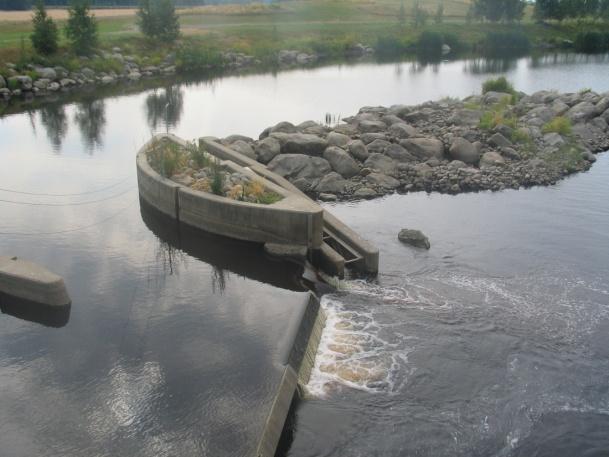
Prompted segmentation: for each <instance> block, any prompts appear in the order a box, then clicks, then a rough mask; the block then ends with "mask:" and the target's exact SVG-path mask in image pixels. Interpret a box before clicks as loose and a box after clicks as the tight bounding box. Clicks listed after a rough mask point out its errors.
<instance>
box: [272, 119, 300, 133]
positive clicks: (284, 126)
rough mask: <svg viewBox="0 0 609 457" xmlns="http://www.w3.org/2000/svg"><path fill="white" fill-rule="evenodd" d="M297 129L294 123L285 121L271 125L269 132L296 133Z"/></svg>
mask: <svg viewBox="0 0 609 457" xmlns="http://www.w3.org/2000/svg"><path fill="white" fill-rule="evenodd" d="M296 132H298V129H297V128H296V126H295V125H294V124H292V123H291V122H287V121H282V122H279V123H278V124H276V125H274V126H273V127H271V130H270V133H296Z"/></svg>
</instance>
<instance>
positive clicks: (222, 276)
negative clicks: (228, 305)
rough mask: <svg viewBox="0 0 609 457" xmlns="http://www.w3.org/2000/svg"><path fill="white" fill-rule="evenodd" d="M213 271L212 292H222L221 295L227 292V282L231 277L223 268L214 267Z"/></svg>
mask: <svg viewBox="0 0 609 457" xmlns="http://www.w3.org/2000/svg"><path fill="white" fill-rule="evenodd" d="M211 267H212V271H211V290H212V291H213V292H214V294H215V293H216V290H217V291H219V292H220V295H222V294H223V293H224V291H225V290H226V280H227V279H228V278H229V277H230V275H229V273H228V272H227V271H225V270H223V269H222V268H219V267H217V266H215V265H212V266H211Z"/></svg>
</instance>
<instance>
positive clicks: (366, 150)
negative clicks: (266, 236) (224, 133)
mask: <svg viewBox="0 0 609 457" xmlns="http://www.w3.org/2000/svg"><path fill="white" fill-rule="evenodd" d="M517 99H518V100H517ZM608 123H609V93H604V94H597V93H594V92H591V91H587V92H580V93H570V94H559V93H556V92H550V91H541V92H537V93H534V94H532V95H525V94H519V95H518V96H514V97H512V96H511V95H509V94H504V93H498V92H488V93H486V94H484V95H482V96H471V97H468V98H466V99H464V100H454V99H444V100H440V101H438V102H427V103H424V104H422V105H419V106H405V105H395V106H391V107H382V106H378V107H364V108H362V109H360V111H359V113H358V114H357V115H355V116H352V117H348V118H346V119H344V122H343V123H340V124H338V125H334V126H327V125H322V124H320V123H317V122H313V121H307V122H303V123H301V124H299V125H293V124H291V123H289V122H280V123H279V124H277V125H275V126H273V127H269V128H267V129H265V130H264V131H263V132H262V133H261V134H260V137H259V139H258V140H253V139H252V138H248V137H245V136H241V135H232V136H230V137H227V138H225V139H223V140H220V141H222V142H223V143H224V144H225V145H227V146H229V147H230V148H232V149H234V150H236V151H238V152H241V153H243V154H245V155H247V156H249V157H251V158H254V159H256V160H258V161H259V162H261V163H263V164H266V165H267V166H268V168H269V169H270V170H272V171H274V172H275V173H277V174H279V175H281V176H283V177H285V178H287V179H288V180H289V181H291V182H292V183H293V184H294V185H295V186H296V187H298V188H299V189H301V190H302V191H305V192H307V193H309V194H310V195H314V196H317V197H318V198H320V199H322V200H328V201H331V200H337V199H338V200H346V199H357V198H374V197H377V196H381V195H385V194H388V193H392V192H394V191H402V192H408V191H421V190H425V191H439V192H444V193H460V192H468V191H479V190H502V189H506V188H513V189H517V188H520V187H527V186H533V185H548V184H554V183H556V182H557V181H558V180H559V179H561V178H562V177H564V176H566V175H569V174H571V173H575V172H578V171H583V170H587V169H588V168H589V167H590V166H591V163H592V162H594V161H595V160H596V158H595V155H594V154H595V153H597V152H601V151H605V150H607V149H609V128H608Z"/></svg>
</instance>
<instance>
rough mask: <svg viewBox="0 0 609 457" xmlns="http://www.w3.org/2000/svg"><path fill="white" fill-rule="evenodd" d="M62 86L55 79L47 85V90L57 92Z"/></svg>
mask: <svg viewBox="0 0 609 457" xmlns="http://www.w3.org/2000/svg"><path fill="white" fill-rule="evenodd" d="M60 88H61V86H60V85H59V83H57V82H55V81H53V82H52V83H50V84H49V85H48V86H47V90H50V91H51V92H57V91H58V90H59V89H60Z"/></svg>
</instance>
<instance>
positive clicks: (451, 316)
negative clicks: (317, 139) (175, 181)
mask: <svg viewBox="0 0 609 457" xmlns="http://www.w3.org/2000/svg"><path fill="white" fill-rule="evenodd" d="M501 72H506V76H507V77H508V79H510V80H511V81H513V82H514V84H515V86H516V88H517V89H519V90H523V91H525V92H532V91H535V90H540V89H552V88H555V89H557V90H559V91H563V92H564V91H576V90H579V89H580V88H583V87H590V88H592V89H593V90H595V91H599V92H602V91H606V90H609V78H607V77H606V75H607V74H608V73H609V58H608V56H592V57H590V56H578V55H565V54H553V55H549V56H544V57H541V58H522V59H516V60H492V59H491V60H486V59H472V60H463V61H456V62H442V63H440V64H437V65H428V66H425V65H422V64H419V63H411V62H403V63H388V64H373V63H367V64H361V65H352V66H351V65H338V66H331V67H323V68H317V69H311V70H293V71H288V72H283V73H278V74H276V75H250V76H235V77H227V78H224V79H219V80H215V81H207V82H205V81H203V82H200V83H194V84H189V85H180V84H169V85H168V86H167V87H163V88H159V89H155V90H147V91H145V92H141V93H135V94H130V95H125V96H116V97H109V98H105V99H104V98H102V99H97V98H95V97H94V96H91V95H89V96H83V97H82V98H81V99H77V100H75V101H74V102H70V103H67V104H62V103H61V102H58V103H54V104H49V105H47V106H45V107H42V108H41V109H32V110H30V111H29V112H25V113H21V114H15V115H7V116H4V117H1V118H0V159H2V163H3V166H2V167H0V183H1V185H0V188H1V189H0V254H1V255H18V256H19V257H20V258H26V259H31V260H33V261H36V262H38V263H40V264H42V265H45V266H47V267H49V268H51V269H52V270H53V271H55V272H57V273H59V274H61V276H63V277H64V279H65V281H66V286H67V288H68V291H69V292H70V297H71V298H72V302H73V304H72V308H71V310H70V313H69V315H67V316H62V318H61V319H59V320H58V319H51V320H49V319H46V318H43V317H44V316H39V315H28V314H23V313H17V312H13V311H14V310H10V309H9V308H6V307H4V306H3V308H2V311H3V313H4V314H0V437H1V438H0V455H2V457H4V456H5V455H6V456H8V457H30V456H32V455H37V456H45V457H58V456H65V455H70V456H83V457H84V456H86V457H91V456H108V455H112V456H130V457H131V456H142V457H148V456H151V455H155V456H156V455H159V456H171V455H189V456H190V455H192V456H196V455H198V456H205V455H213V456H214V457H215V456H224V455H226V456H233V455H250V454H251V453H252V452H250V451H253V450H255V448H256V440H257V438H258V437H259V436H260V432H261V429H262V428H263V425H264V422H265V420H266V419H268V416H267V415H266V413H265V412H266V409H265V408H266V407H267V406H268V405H269V404H270V402H271V401H272V400H273V399H274V398H275V397H274V396H275V395H276V394H277V391H278V390H277V389H278V380H279V379H280V376H281V375H282V373H285V366H284V365H282V363H281V362H285V361H286V360H288V359H289V357H293V358H298V359H302V363H301V368H300V373H298V374H300V375H301V378H300V380H301V382H303V383H306V386H305V391H306V394H305V396H304V400H302V401H300V402H297V403H295V404H294V405H293V406H294V408H293V415H292V417H291V419H290V426H289V427H288V428H287V429H286V430H285V433H284V437H283V440H282V447H281V452H280V454H279V455H287V456H291V457H304V456H307V457H312V456H315V457H321V456H355V457H357V456H377V455H378V456H381V455H382V456H404V455H406V456H414V455H417V456H430V457H431V456H434V457H435V456H440V457H441V456H464V457H465V456H468V457H469V456H484V457H487V456H501V457H504V456H510V457H530V456H548V457H550V456H551V457H561V456H565V457H567V456H569V457H571V456H573V455H585V456H595V457H596V456H605V455H607V453H608V452H609V389H607V386H608V385H609V376H608V374H607V373H609V349H608V348H609V337H608V335H609V288H608V287H607V284H609V267H608V266H609V205H607V199H608V198H609V187H608V186H609V154H607V153H605V154H601V155H599V156H598V161H597V163H596V164H595V165H594V166H593V167H592V169H591V170H590V171H589V172H586V173H583V174H580V175H576V176H573V177H571V178H568V179H566V180H565V181H562V182H560V183H559V184H558V185H556V186H552V187H548V188H533V189H528V190H521V191H505V192H499V193H479V194H464V195H459V196H447V195H435V194H433V195H426V194H423V193H416V194H408V195H393V196H388V197H385V198H382V199H378V200H373V201H363V202H354V203H343V204H329V205H328V208H329V209H330V210H331V211H332V213H335V214H336V216H337V217H339V218H340V219H341V220H342V221H344V222H345V223H346V224H348V225H349V226H350V227H352V228H353V229H354V230H355V231H356V232H357V233H359V234H361V235H362V236H363V237H365V238H368V239H369V240H370V241H371V242H372V243H373V244H374V245H376V246H378V247H379V248H380V252H381V265H380V268H379V271H380V274H379V277H378V279H377V280H375V281H363V280H360V279H353V278H351V279H349V278H348V279H346V280H345V281H344V282H343V283H341V285H340V287H339V288H338V289H337V290H336V291H333V292H331V293H329V294H326V295H325V296H324V297H323V298H322V302H321V308H322V309H323V310H324V314H325V317H326V327H325V329H324V330H323V332H320V328H321V324H322V322H323V315H320V317H319V319H316V320H315V322H312V326H311V327H310V328H308V329H307V331H309V332H310V335H311V338H312V339H313V340H317V339H319V340H320V346H319V350H318V353H317V356H316V359H315V361H314V362H313V359H312V353H311V347H308V346H307V347H304V346H299V348H298V351H294V352H293V353H292V352H286V347H289V346H290V344H289V343H290V342H289V341H288V340H289V339H290V338H289V337H290V336H294V334H295V332H294V331H292V330H294V329H293V325H294V324H295V323H297V322H299V320H300V319H301V317H302V314H301V313H303V312H304V311H306V310H305V309H304V308H303V307H302V303H303V298H304V297H305V292H304V290H305V287H304V284H303V281H302V278H301V276H302V274H303V269H302V267H299V266H297V265H294V264H289V263H283V262H277V261H276V260H275V259H272V258H270V257H268V256H266V255H265V253H264V251H263V250H262V248H261V247H260V246H256V245H251V244H243V243H240V242H227V240H226V239H224V238H221V237H216V236H210V235H204V234H201V233H193V232H192V231H191V230H188V228H187V227H180V226H175V225H172V224H171V223H167V221H166V220H162V219H161V220H159V219H158V218H157V217H156V215H154V214H153V213H151V212H150V211H148V209H147V208H146V206H145V205H144V204H142V203H141V202H140V201H139V200H138V192H137V180H136V176H135V151H136V150H137V149H138V148H139V147H140V146H141V145H142V144H144V143H145V142H146V141H147V140H148V139H149V138H150V134H151V132H158V131H163V132H164V131H167V130H169V131H171V132H173V133H175V134H177V135H178V136H180V137H182V138H187V139H193V138H198V137H200V136H202V135H216V136H225V135H229V134H233V133H241V134H245V135H250V136H254V135H257V134H258V133H259V132H260V131H261V130H262V129H263V128H265V127H267V126H268V125H272V124H275V123H277V122H279V121H282V120H289V121H291V122H295V123H298V122H301V121H305V120H307V119H314V120H319V121H323V117H324V114H325V113H330V114H331V115H332V116H343V117H344V116H345V115H351V114H353V113H355V112H356V111H357V110H358V109H359V108H360V107H361V106H364V105H378V104H384V105H390V104H393V103H407V104H411V103H420V102H424V101H426V100H429V99H438V98H440V97H442V96H459V97H461V96H466V95H469V94H471V93H474V92H477V91H479V88H480V84H481V82H482V81H483V80H485V79H487V78H488V77H491V76H495V75H496V74H498V73H501ZM362 87H366V90H365V91H362V90H361V88H362ZM167 100H170V106H171V109H166V105H167ZM17 192H27V193H17ZM403 227H409V228H417V229H421V230H422V231H423V232H424V233H425V234H426V235H428V236H429V238H430V241H431V244H432V247H431V250H429V251H417V250H414V249H411V248H408V247H406V246H403V245H401V244H400V243H399V242H398V241H397V239H396V237H397V233H398V231H399V230H400V229H401V228H403ZM288 330H290V331H288ZM282 370H283V371H282ZM309 371H310V372H311V376H310V379H309V380H308V382H307V379H306V378H307V374H308V372H309ZM298 374H297V375H298ZM202 424H205V425H202ZM239 443H245V444H247V449H246V448H245V447H243V448H239V446H238V445H239Z"/></svg>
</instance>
